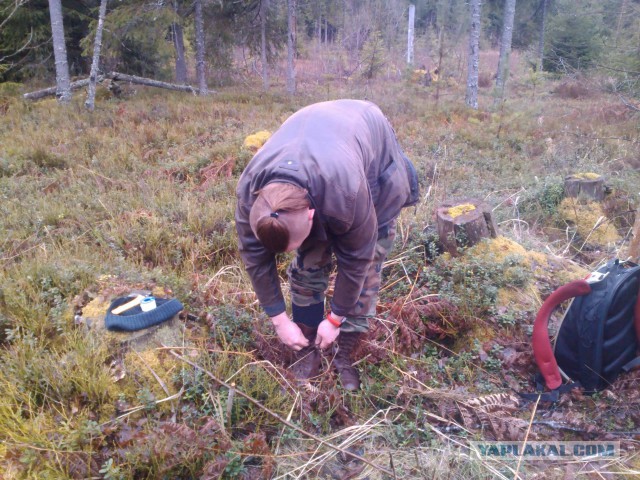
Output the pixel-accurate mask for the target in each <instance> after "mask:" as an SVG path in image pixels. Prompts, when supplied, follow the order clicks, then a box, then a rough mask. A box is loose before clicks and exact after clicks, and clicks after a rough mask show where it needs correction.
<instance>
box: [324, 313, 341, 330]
mask: <svg viewBox="0 0 640 480" xmlns="http://www.w3.org/2000/svg"><path fill="white" fill-rule="evenodd" d="M327 320H328V321H329V323H330V324H331V325H333V326H334V327H336V328H340V326H341V325H342V322H339V321H337V320H336V319H334V318H333V317H332V316H331V313H329V315H327Z"/></svg>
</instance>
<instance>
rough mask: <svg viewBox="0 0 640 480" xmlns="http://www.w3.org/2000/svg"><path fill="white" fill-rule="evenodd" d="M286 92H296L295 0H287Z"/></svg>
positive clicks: (290, 93)
mask: <svg viewBox="0 0 640 480" xmlns="http://www.w3.org/2000/svg"><path fill="white" fill-rule="evenodd" d="M287 19H288V21H287V93H288V94H289V95H293V94H295V93H296V65H295V54H296V52H295V50H296V0H287Z"/></svg>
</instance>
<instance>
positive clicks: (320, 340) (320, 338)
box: [316, 319, 340, 350]
mask: <svg viewBox="0 0 640 480" xmlns="http://www.w3.org/2000/svg"><path fill="white" fill-rule="evenodd" d="M338 335H340V327H336V326H335V325H334V324H333V323H331V322H330V321H329V320H327V319H324V320H323V321H322V322H320V325H318V333H317V334H316V345H318V346H319V347H320V348H321V349H322V350H324V349H325V348H329V346H330V345H331V344H332V343H333V342H334V341H335V340H336V338H338Z"/></svg>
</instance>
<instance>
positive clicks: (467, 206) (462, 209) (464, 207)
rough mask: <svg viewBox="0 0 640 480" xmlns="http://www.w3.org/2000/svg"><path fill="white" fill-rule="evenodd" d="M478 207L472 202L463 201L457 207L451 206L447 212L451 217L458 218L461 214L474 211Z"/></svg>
mask: <svg viewBox="0 0 640 480" xmlns="http://www.w3.org/2000/svg"><path fill="white" fill-rule="evenodd" d="M475 209H476V206H475V205H473V204H472V203H463V204H461V205H456V206H455V207H451V208H449V209H448V210H447V214H448V215H449V216H450V217H451V218H457V217H459V216H460V215H464V214H465V213H469V212H473V211H474V210H475Z"/></svg>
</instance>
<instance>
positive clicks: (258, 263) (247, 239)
mask: <svg viewBox="0 0 640 480" xmlns="http://www.w3.org/2000/svg"><path fill="white" fill-rule="evenodd" d="M249 211H250V208H249V207H248V206H247V205H244V204H242V202H240V201H239V202H238V204H237V207H236V215H235V219H236V231H237V232H238V247H239V250H240V257H241V258H242V261H243V263H244V266H245V268H246V270H247V273H248V274H249V278H250V279H251V284H252V285H253V290H254V291H255V292H256V295H257V297H258V301H259V302H260V306H261V307H262V308H263V310H264V311H265V313H266V314H267V315H269V316H270V317H273V316H275V315H278V314H279V313H282V312H284V311H285V310H286V306H285V302H284V297H283V296H282V291H281V289H280V278H279V277H278V271H277V268H276V258H275V255H274V254H272V253H270V252H269V251H268V250H267V249H265V248H264V247H263V246H262V244H261V243H260V242H259V241H258V239H257V238H256V237H255V235H254V234H253V231H252V230H251V226H250V225H249Z"/></svg>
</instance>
